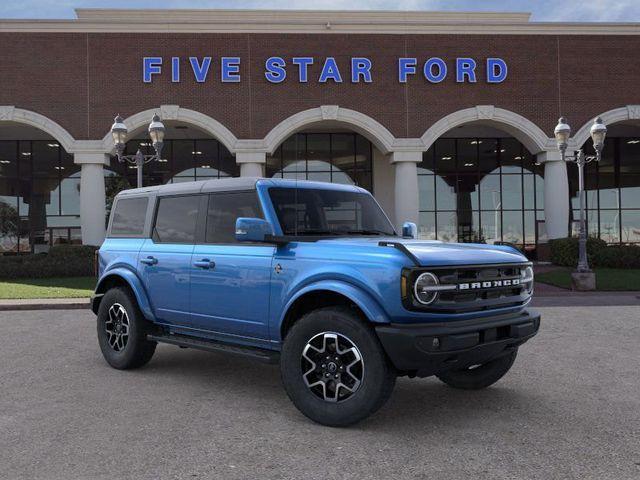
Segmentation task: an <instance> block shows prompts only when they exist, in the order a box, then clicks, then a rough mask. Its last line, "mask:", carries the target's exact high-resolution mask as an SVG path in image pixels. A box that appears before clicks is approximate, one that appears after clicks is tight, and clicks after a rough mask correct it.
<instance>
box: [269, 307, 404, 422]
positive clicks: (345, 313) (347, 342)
mask: <svg viewBox="0 0 640 480" xmlns="http://www.w3.org/2000/svg"><path fill="white" fill-rule="evenodd" d="M280 369H281V374H282V381H283V384H284V387H285V390H286V392H287V394H288V395H289V398H290V399H291V401H292V402H293V403H294V405H295V406H296V407H297V408H298V409H299V410H300V411H301V412H302V413H303V414H304V415H306V416H307V417H309V418H310V419H311V420H313V421H315V422H318V423H320V424H323V425H328V426H334V427H342V426H347V425H351V424H354V423H356V422H358V421H360V420H362V419H364V418H366V417H368V416H369V415H372V414H373V413H375V412H376V411H377V410H378V409H379V408H380V407H382V405H384V403H385V402H386V401H387V399H388V398H389V396H390V395H391V392H392V391H393V387H394V385H395V380H396V372H395V370H394V369H393V367H392V366H391V364H390V362H389V361H388V359H387V357H386V354H385V352H384V350H383V349H382V346H381V345H380V342H379V341H378V338H377V336H376V335H375V333H374V332H373V331H372V329H371V328H370V327H369V326H368V325H367V324H366V323H365V322H364V321H363V320H362V319H361V318H360V317H359V316H358V315H357V314H356V313H355V312H354V311H353V310H351V309H349V308H346V307H326V308H322V309H319V310H314V311H312V312H310V313H308V314H306V315H305V316H304V317H302V318H301V319H300V320H299V321H298V322H297V323H295V324H294V326H293V327H292V328H291V330H290V331H289V333H288V334H287V336H286V338H285V340H284V344H283V348H282V355H281V360H280Z"/></svg>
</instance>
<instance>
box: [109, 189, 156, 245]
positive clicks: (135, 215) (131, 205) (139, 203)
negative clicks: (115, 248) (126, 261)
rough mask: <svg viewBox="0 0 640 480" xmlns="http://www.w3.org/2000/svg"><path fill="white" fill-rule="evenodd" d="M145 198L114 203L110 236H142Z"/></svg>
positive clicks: (145, 205)
mask: <svg viewBox="0 0 640 480" xmlns="http://www.w3.org/2000/svg"><path fill="white" fill-rule="evenodd" d="M148 203H149V199H148V198H147V197H137V198H121V199H118V201H117V202H116V205H115V208H114V210H113V220H112V222H111V233H110V234H111V235H126V236H134V235H142V233H143V231H144V219H145V217H146V215H147V204H148Z"/></svg>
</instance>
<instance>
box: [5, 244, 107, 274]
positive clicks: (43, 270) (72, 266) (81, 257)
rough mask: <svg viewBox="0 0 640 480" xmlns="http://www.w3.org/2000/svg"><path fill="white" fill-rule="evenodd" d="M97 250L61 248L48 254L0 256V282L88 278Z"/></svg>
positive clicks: (63, 246)
mask: <svg viewBox="0 0 640 480" xmlns="http://www.w3.org/2000/svg"><path fill="white" fill-rule="evenodd" d="M96 249H97V247H93V246H88V245H82V246H80V245H60V246H56V247H51V249H50V250H49V253H38V254H35V255H16V256H0V278H2V279H16V278H49V277H84V276H91V275H93V273H94V270H93V256H94V252H95V250H96Z"/></svg>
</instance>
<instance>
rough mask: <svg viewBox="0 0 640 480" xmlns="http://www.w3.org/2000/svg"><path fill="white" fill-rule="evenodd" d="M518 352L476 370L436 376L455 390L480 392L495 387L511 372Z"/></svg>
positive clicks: (453, 371) (455, 371) (515, 351)
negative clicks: (494, 385)
mask: <svg viewBox="0 0 640 480" xmlns="http://www.w3.org/2000/svg"><path fill="white" fill-rule="evenodd" d="M517 355H518V350H517V349H516V350H514V351H513V352H512V353H509V354H507V355H503V356H501V357H498V358H496V359H494V360H491V361H489V362H487V363H484V364H482V365H480V366H477V367H475V368H466V369H463V370H449V371H447V372H443V373H439V374H437V375H436V376H437V377H438V378H439V379H440V380H442V381H443V382H444V383H446V384H447V385H449V386H450V387H453V388H460V389H462V390H480V389H482V388H487V387H488V386H490V385H493V384H494V383H496V382H497V381H498V380H500V379H501V378H502V377H504V376H505V374H506V373H507V372H508V371H509V369H510V368H511V366H512V365H513V362H515V360H516V356H517Z"/></svg>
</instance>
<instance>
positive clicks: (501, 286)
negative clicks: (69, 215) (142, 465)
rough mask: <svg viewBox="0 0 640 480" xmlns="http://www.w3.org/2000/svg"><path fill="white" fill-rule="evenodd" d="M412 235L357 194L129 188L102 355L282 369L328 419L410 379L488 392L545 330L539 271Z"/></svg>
mask: <svg viewBox="0 0 640 480" xmlns="http://www.w3.org/2000/svg"><path fill="white" fill-rule="evenodd" d="M415 237H416V228H415V224H411V223H407V224H405V225H404V227H403V231H402V232H401V235H398V234H397V233H396V232H395V231H394V228H393V226H392V224H391V222H390V221H389V219H388V218H387V216H386V215H385V213H384V212H383V211H382V209H381V208H380V206H379V205H378V203H377V202H376V200H375V199H374V198H373V197H372V196H371V194H369V193H368V192H367V191H366V190H363V189H362V188H358V187H354V186H347V185H336V184H327V183H319V182H303V181H295V180H276V179H255V178H253V179H250V178H233V179H220V180H207V181H201V182H188V183H175V184H170V185H162V186H155V187H148V188H139V189H133V190H126V191H124V192H121V193H120V194H118V195H117V197H116V199H115V201H114V205H113V209H112V213H111V217H110V220H109V226H108V233H107V238H106V240H105V242H104V243H103V245H102V247H101V248H100V250H99V255H98V258H99V261H98V271H99V279H98V284H97V287H96V290H95V295H94V296H93V299H92V309H93V312H94V313H96V314H97V330H98V341H99V344H100V348H101V350H102V353H103V355H104V358H105V359H106V361H107V362H108V363H109V365H111V366H112V367H114V368H118V369H130V368H135V367H140V366H142V365H144V364H146V363H147V362H149V360H151V357H152V356H153V354H154V351H155V349H156V345H157V343H159V342H161V343H168V344H173V345H178V346H180V347H187V348H196V349H203V350H211V351H225V352H229V353H232V354H238V355H245V356H249V357H253V358H255V359H258V360H263V361H266V362H274V363H277V362H279V364H280V369H281V374H282V381H283V384H284V388H285V390H286V392H287V394H288V395H289V397H290V398H291V400H292V402H293V403H294V405H295V406H296V407H297V408H298V409H299V410H300V411H301V412H302V413H303V414H305V415H306V416H307V417H309V418H311V419H312V420H314V421H316V422H318V423H321V424H325V425H331V426H344V425H349V424H352V423H355V422H357V421H359V420H362V419H363V418H365V417H367V416H369V415H371V414H372V413H373V412H375V411H376V410H378V409H379V408H380V407H381V406H382V405H383V404H384V403H385V401H386V400H387V399H388V398H389V396H390V395H391V391H392V390H393V387H394V384H395V381H396V377H397V376H399V375H406V376H409V377H426V376H430V375H436V376H437V377H438V378H439V379H440V380H442V381H443V382H445V383H446V384H447V385H450V386H452V387H455V388H462V389H480V388H485V387H488V386H489V385H491V384H493V383H495V382H496V381H498V380H499V379H500V378H501V377H502V376H503V375H505V374H506V373H507V371H508V370H509V369H510V368H511V365H513V362H514V360H515V358H516V354H517V352H518V348H519V347H520V345H522V344H523V343H524V342H526V341H527V340H528V339H530V338H531V337H533V336H534V335H535V334H536V333H537V332H538V328H539V324H540V317H539V315H538V314H536V313H535V312H533V311H530V310H526V309H525V307H526V306H527V304H528V303H529V301H530V300H531V295H532V292H533V270H532V267H531V264H530V263H529V262H528V261H527V259H526V258H525V257H524V256H523V255H522V254H521V253H520V252H518V251H517V250H515V249H513V248H511V247H509V246H496V245H494V246H487V245H480V244H452V243H442V242H437V241H419V240H416V239H415Z"/></svg>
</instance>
